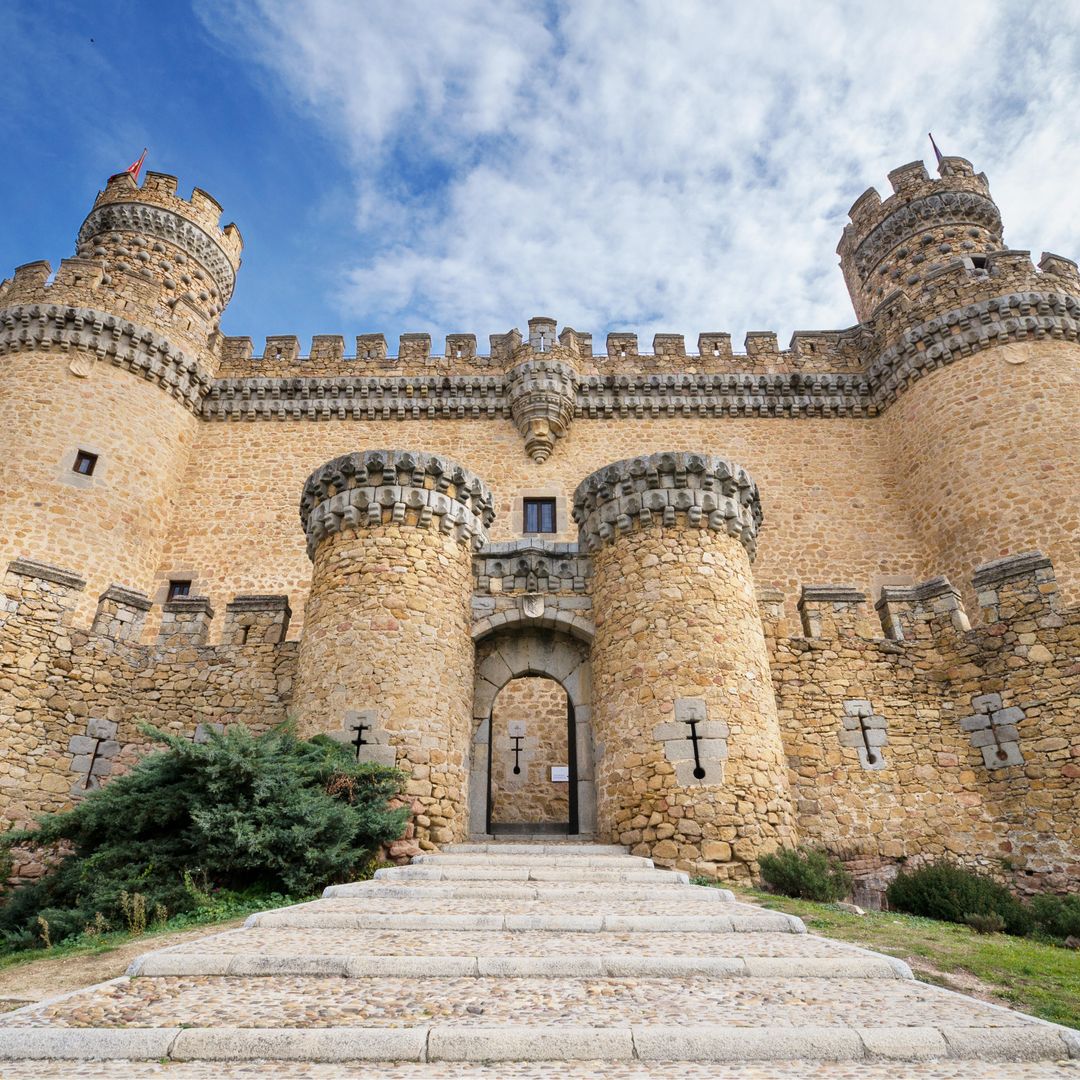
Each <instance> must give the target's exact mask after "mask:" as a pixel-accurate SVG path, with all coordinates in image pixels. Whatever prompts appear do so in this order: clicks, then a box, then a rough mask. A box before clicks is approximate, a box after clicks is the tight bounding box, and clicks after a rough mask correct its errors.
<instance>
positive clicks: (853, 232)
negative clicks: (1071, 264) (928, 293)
mask: <svg viewBox="0 0 1080 1080" xmlns="http://www.w3.org/2000/svg"><path fill="white" fill-rule="evenodd" d="M940 174H941V175H940V177H939V178H933V179H932V178H931V177H930V176H929V175H928V174H927V172H926V167H925V166H924V165H923V163H922V162H921V161H913V162H910V163H909V164H907V165H901V166H900V168H898V169H893V171H892V172H891V173H889V182H890V184H892V189H893V194H892V195H890V196H889V197H888V198H887V199H885V200H884V201H882V198H881V196H880V195H879V194H878V193H877V190H876V189H875V188H869V189H868V190H866V191H864V192H863V194H862V195H860V196H859V198H858V199H856V201H855V204H854V205H853V206H852V207H851V210H850V211H849V214H850V217H851V224H849V225H848V226H847V227H846V228H845V229H844V234H843V236H842V237H841V239H840V244H839V246H838V247H837V249H836V251H837V254H838V255H839V256H840V266H841V268H842V269H843V271H844V280H845V281H846V282H847V287H848V292H849V293H850V294H851V302H852V304H853V305H854V306H855V314H856V316H857V317H858V319H859V321H860V322H865V321H866V320H867V319H869V318H870V317H871V315H873V313H874V310H875V309H876V308H877V307H878V305H879V304H881V303H882V302H883V301H884V300H885V299H886V297H889V296H890V295H892V294H893V293H895V292H897V291H899V292H901V293H903V294H904V295H906V296H909V297H911V296H917V295H918V294H919V292H921V291H922V287H923V285H924V283H925V282H926V280H927V278H928V275H929V274H930V272H931V271H933V270H935V269H937V268H938V267H941V266H944V265H946V264H948V263H950V262H954V261H955V260H956V259H957V258H969V259H971V260H972V262H973V264H974V265H985V257H986V255H987V253H988V252H991V251H998V250H1000V249H1001V248H1002V247H1003V246H1004V243H1003V241H1002V233H1001V214H1000V213H999V212H998V208H997V205H996V204H995V203H994V200H993V199H991V198H990V185H989V183H988V182H987V179H986V174H985V173H978V174H976V172H975V169H974V168H973V167H972V164H971V162H970V161H967V160H966V159H965V158H961V157H946V158H942V160H941V165H940ZM976 260H977V262H976Z"/></svg>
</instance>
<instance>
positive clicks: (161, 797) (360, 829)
mask: <svg viewBox="0 0 1080 1080" xmlns="http://www.w3.org/2000/svg"><path fill="white" fill-rule="evenodd" d="M145 730H146V731H147V733H148V734H149V735H151V737H152V738H153V739H154V740H155V741H156V742H159V743H162V744H164V746H165V749H164V750H161V751H158V752H156V753H153V754H150V755H148V756H146V757H144V758H143V759H142V760H141V761H140V762H138V764H136V765H135V767H134V768H133V769H132V770H131V771H130V772H128V773H125V774H124V775H123V776H119V777H117V778H116V779H114V780H113V781H112V782H111V783H109V784H107V785H106V786H105V787H103V788H101V789H99V790H97V791H92V792H90V793H89V794H88V795H87V796H86V797H85V798H84V799H83V800H82V801H81V802H80V803H79V804H78V805H77V806H76V807H74V809H72V810H68V811H65V812H63V813H58V814H48V815H46V816H44V817H42V818H40V819H39V827H38V828H37V829H29V830H19V831H11V832H8V833H7V834H5V835H4V836H3V837H2V838H0V846H2V847H3V848H5V849H6V848H10V847H12V846H13V845H16V844H21V845H29V846H31V847H34V848H38V849H41V850H43V851H46V852H48V853H51V854H52V855H53V857H54V858H55V862H54V864H53V865H52V866H51V868H50V869H49V871H48V872H47V873H46V874H45V875H44V876H43V877H41V878H39V879H38V880H37V881H35V882H33V883H31V884H29V885H25V886H22V887H21V888H17V889H15V890H13V891H12V892H10V893H8V894H7V895H5V897H4V898H3V906H2V907H0V947H6V949H13V948H29V947H32V946H33V945H40V944H41V943H42V941H43V940H45V939H46V938H47V939H48V940H49V941H50V942H52V943H55V942H58V941H62V940H64V939H65V938H67V937H70V936H72V935H76V934H80V933H82V932H83V931H84V930H85V928H86V927H87V926H88V925H90V924H92V923H95V922H98V921H104V922H107V923H109V924H111V925H113V926H127V927H129V928H131V929H133V930H134V929H138V928H142V927H145V925H146V922H147V913H148V912H154V913H159V912H166V913H169V914H173V915H179V914H183V913H185V912H192V911H199V910H203V909H205V908H206V907H208V906H211V905H212V904H213V900H214V897H215V895H216V894H217V893H219V892H227V893H230V894H231V893H240V894H244V895H246V896H249V897H250V896H254V895H261V894H270V893H281V894H284V895H286V896H306V895H310V894H312V893H313V892H315V891H316V890H318V889H321V888H322V887H323V886H324V885H327V884H330V883H333V882H337V881H345V880H348V879H350V878H351V877H353V876H359V875H361V874H363V872H364V870H365V868H366V866H367V865H368V864H369V863H370V861H371V859H372V856H373V853H374V851H375V849H376V848H377V847H378V845H379V844H382V843H389V842H390V841H392V840H395V839H397V838H398V837H399V836H400V835H401V833H402V831H403V829H404V826H405V822H406V819H407V817H408V810H407V809H405V808H402V809H398V810H389V809H388V808H387V801H388V800H389V799H390V798H391V797H392V796H393V795H395V794H397V793H398V792H399V791H400V789H401V785H402V782H403V774H401V773H400V772H398V771H397V770H394V769H387V768H384V767H382V766H378V765H372V764H368V763H363V764H358V763H357V762H356V761H355V760H354V759H353V757H352V754H351V753H350V751H349V749H348V748H347V747H344V746H342V745H341V744H339V743H337V742H334V741H333V740H332V739H329V738H326V737H325V736H316V737H315V738H314V739H310V740H303V739H299V738H297V737H296V736H295V735H294V734H293V733H292V732H291V731H290V730H289V729H288V728H286V727H282V728H278V729H275V730H273V731H269V732H267V733H265V734H263V735H259V736H255V735H253V734H252V733H251V732H250V731H248V729H247V728H245V727H243V726H241V725H237V726H235V727H232V728H230V729H229V731H228V732H226V733H224V734H218V733H212V734H211V735H210V738H209V740H208V741H207V742H205V743H193V742H189V741H188V740H186V739H181V738H177V737H175V736H170V735H165V734H163V733H162V732H159V731H156V730H154V729H152V728H146V729H145ZM196 881H197V882H198V886H197V887H196V884H195V883H196Z"/></svg>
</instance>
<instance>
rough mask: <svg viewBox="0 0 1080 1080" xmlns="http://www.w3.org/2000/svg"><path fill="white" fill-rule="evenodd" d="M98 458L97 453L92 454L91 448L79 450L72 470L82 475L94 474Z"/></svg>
mask: <svg viewBox="0 0 1080 1080" xmlns="http://www.w3.org/2000/svg"><path fill="white" fill-rule="evenodd" d="M97 459H98V456H97V454H91V453H90V451H89V450H79V451H77V452H76V454H75V464H74V465H72V467H71V471H72V472H77V473H79V474H81V475H82V476H93V475H94V466H96V465H97Z"/></svg>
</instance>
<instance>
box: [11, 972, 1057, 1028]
mask: <svg viewBox="0 0 1080 1080" xmlns="http://www.w3.org/2000/svg"><path fill="white" fill-rule="evenodd" d="M713 1016H722V1017H723V1022H724V1024H725V1025H726V1026H729V1027H760V1026H761V1024H762V1022H763V1021H765V1022H768V1023H770V1024H776V1025H781V1026H784V1027H813V1026H815V1025H833V1024H845V1025H854V1026H873V1025H874V1024H877V1023H880V1022H881V1017H882V1016H890V1017H892V1021H891V1022H892V1023H893V1024H895V1025H897V1026H905V1027H907V1026H914V1027H917V1026H921V1025H927V1026H931V1025H942V1024H953V1025H956V1026H959V1027H969V1026H975V1025H982V1026H986V1027H1014V1026H1023V1025H1027V1024H1035V1023H1037V1021H1035V1020H1033V1019H1032V1018H1031V1017H1028V1016H1024V1015H1023V1014H1022V1013H1017V1012H1009V1011H1007V1010H1004V1009H997V1008H994V1007H992V1006H987V1005H983V1004H982V1003H981V1002H977V1001H971V1000H969V999H967V998H963V997H960V996H958V995H956V994H949V993H947V992H944V991H942V990H939V989H938V988H937V987H933V986H927V985H926V984H924V983H917V982H913V981H909V980H904V979H890V980H866V979H815V978H800V979H769V978H757V979H752V980H750V979H747V980H739V981H738V982H736V983H733V982H732V981H731V980H716V979H710V978H700V977H692V978H682V979H588V978H585V979H559V978H512V979H506V978H499V979H496V978H461V979H440V978H430V977H429V978H425V979H387V978H370V979H364V980H362V981H361V980H356V979H339V978H333V977H322V978H308V977H295V976H293V977H282V976H261V977H243V976H231V977H228V978H222V977H217V976H197V977H191V978H175V977H168V976H165V977H159V978H153V979H132V980H130V981H128V982H123V983H114V984H112V985H109V986H105V987H103V988H101V989H91V990H87V991H85V992H84V993H81V994H76V995H75V996H73V997H69V998H67V999H66V1000H64V1001H63V1002H60V1003H59V1004H57V1005H52V1006H49V1005H46V1006H37V1007H31V1008H29V1009H25V1010H20V1011H19V1014H18V1015H15V1014H11V1015H9V1016H8V1017H7V1018H4V1019H0V1027H5V1026H12V1027H21V1026H45V1025H58V1026H70V1027H128V1026H139V1027H179V1026H180V1025H188V1026H197V1027H215V1026H219V1025H220V1026H237V1027H353V1026H358V1025H362V1026H365V1027H408V1026H413V1025H425V1024H430V1023H433V1022H440V1023H441V1022H445V1021H447V1020H452V1021H453V1022H454V1024H456V1025H462V1026H471V1027H489V1026H491V1025H492V1024H499V1023H504V1024H514V1023H520V1022H521V1018H522V1017H528V1018H529V1022H530V1023H532V1024H537V1025H539V1024H544V1025H548V1024H550V1025H556V1026H558V1025H567V1024H570V1025H576V1026H581V1025H588V1026H590V1027H611V1026H625V1025H626V1024H641V1023H662V1024H682V1023H686V1022H687V1021H688V1018H692V1019H698V1018H704V1017H713Z"/></svg>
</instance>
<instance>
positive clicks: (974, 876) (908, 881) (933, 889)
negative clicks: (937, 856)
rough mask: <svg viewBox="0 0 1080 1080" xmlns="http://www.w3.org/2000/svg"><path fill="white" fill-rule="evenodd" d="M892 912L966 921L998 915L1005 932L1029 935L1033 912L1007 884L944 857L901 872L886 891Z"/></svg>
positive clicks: (948, 920)
mask: <svg viewBox="0 0 1080 1080" xmlns="http://www.w3.org/2000/svg"><path fill="white" fill-rule="evenodd" d="M885 897H886V899H887V900H888V902H889V907H890V908H891V909H892V910H893V911H906V912H907V913H908V914H909V915H924V916H926V917H927V918H930V919H942V920H944V921H945V922H954V923H965V922H967V919H968V917H969V916H973V915H998V916H1000V917H1001V919H1002V920H1003V922H1004V928H1005V931H1006V933H1009V934H1021V935H1022V934H1026V933H1027V932H1028V931H1029V930H1030V929H1031V927H1032V920H1031V914H1030V913H1029V911H1028V909H1027V908H1026V907H1024V905H1023V904H1021V903H1020V901H1019V900H1017V899H1016V897H1015V896H1013V894H1012V893H1011V892H1009V890H1008V889H1006V888H1005V886H1004V885H1001V884H999V883H998V882H996V881H995V880H994V879H993V878H990V877H987V876H986V875H985V874H979V873H976V872H975V871H973V870H966V869H964V867H962V866H958V865H957V864H956V863H954V862H950V861H949V860H947V859H945V860H942V861H941V862H935V863H928V864H927V865H926V866H920V867H919V868H918V869H917V870H911V871H901V872H900V873H899V874H898V875H897V876H896V878H895V879H894V880H893V882H892V883H891V884H890V885H889V887H888V889H886V891H885Z"/></svg>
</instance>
